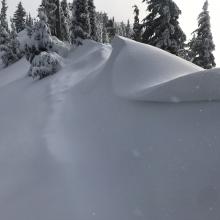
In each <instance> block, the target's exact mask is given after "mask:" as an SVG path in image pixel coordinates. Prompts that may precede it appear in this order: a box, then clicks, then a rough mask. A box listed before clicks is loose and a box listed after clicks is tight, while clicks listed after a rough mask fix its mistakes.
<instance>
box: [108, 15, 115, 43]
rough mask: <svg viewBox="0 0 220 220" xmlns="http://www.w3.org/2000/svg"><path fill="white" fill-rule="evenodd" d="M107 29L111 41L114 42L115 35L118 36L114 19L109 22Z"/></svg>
mask: <svg viewBox="0 0 220 220" xmlns="http://www.w3.org/2000/svg"><path fill="white" fill-rule="evenodd" d="M106 28H107V33H108V37H109V41H110V42H111V41H112V40H113V38H114V37H115V34H116V24H115V19H114V17H113V18H112V19H109V20H108V23H107V25H106Z"/></svg>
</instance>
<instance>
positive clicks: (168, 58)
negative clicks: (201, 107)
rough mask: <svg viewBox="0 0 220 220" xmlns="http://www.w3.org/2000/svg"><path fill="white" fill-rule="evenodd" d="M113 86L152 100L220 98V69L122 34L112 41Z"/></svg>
mask: <svg viewBox="0 0 220 220" xmlns="http://www.w3.org/2000/svg"><path fill="white" fill-rule="evenodd" d="M112 47H113V53H112V59H114V62H112V63H113V67H112V70H113V88H114V91H115V93H116V94H117V95H118V96H120V97H124V98H128V99H132V100H142V101H150V102H196V101H214V100H220V69H212V70H204V69H203V68H201V67H199V66H196V65H194V64H192V63H190V62H188V61H186V60H184V59H182V58H180V57H178V56H175V55H172V54H170V53H168V52H166V51H163V50H161V49H158V48H156V47H152V46H150V45H146V44H141V43H138V42H135V41H132V40H129V39H126V38H123V37H116V38H115V39H114V41H113V43H112Z"/></svg>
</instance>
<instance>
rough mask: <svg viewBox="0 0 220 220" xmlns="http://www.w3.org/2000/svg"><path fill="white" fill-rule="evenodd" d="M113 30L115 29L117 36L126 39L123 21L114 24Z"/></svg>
mask: <svg viewBox="0 0 220 220" xmlns="http://www.w3.org/2000/svg"><path fill="white" fill-rule="evenodd" d="M115 28H116V34H117V35H119V36H123V37H126V25H125V23H124V22H123V21H122V22H120V23H116V24H115Z"/></svg>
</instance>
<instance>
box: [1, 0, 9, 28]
mask: <svg viewBox="0 0 220 220" xmlns="http://www.w3.org/2000/svg"><path fill="white" fill-rule="evenodd" d="M1 5H2V7H1V14H0V22H1V26H2V27H3V28H4V29H5V30H6V31H9V28H8V21H7V10H8V6H7V3H6V0H2V1H1Z"/></svg>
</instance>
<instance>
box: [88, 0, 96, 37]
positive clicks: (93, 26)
mask: <svg viewBox="0 0 220 220" xmlns="http://www.w3.org/2000/svg"><path fill="white" fill-rule="evenodd" d="M88 11H89V20H90V27H91V32H90V37H91V39H92V40H94V41H97V40H98V39H97V22H96V11H95V5H94V1H93V0H88Z"/></svg>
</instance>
